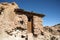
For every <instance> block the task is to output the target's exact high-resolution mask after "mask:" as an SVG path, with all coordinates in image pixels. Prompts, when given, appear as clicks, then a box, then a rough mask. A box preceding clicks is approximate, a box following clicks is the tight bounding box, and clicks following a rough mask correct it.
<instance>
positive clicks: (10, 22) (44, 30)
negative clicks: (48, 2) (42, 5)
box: [0, 2, 60, 40]
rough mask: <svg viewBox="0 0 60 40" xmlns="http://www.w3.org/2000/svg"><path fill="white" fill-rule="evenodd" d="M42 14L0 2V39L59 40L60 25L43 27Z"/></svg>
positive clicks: (13, 4) (14, 4)
mask: <svg viewBox="0 0 60 40" xmlns="http://www.w3.org/2000/svg"><path fill="white" fill-rule="evenodd" d="M42 17H44V15H43V14H36V13H34V12H27V11H24V10H22V9H19V7H18V5H17V4H16V3H15V2H13V3H7V2H4V3H0V40H60V27H59V28H58V27H43V25H42Z"/></svg>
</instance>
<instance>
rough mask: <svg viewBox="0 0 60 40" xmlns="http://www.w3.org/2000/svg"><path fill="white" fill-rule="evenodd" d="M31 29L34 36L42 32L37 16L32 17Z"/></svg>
mask: <svg viewBox="0 0 60 40" xmlns="http://www.w3.org/2000/svg"><path fill="white" fill-rule="evenodd" d="M33 28H34V34H36V35H39V34H41V32H43V25H42V18H41V17H38V16H33Z"/></svg>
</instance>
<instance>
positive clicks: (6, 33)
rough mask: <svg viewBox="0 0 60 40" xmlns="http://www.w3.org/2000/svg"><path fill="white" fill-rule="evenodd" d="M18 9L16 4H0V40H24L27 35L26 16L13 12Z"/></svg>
mask: <svg viewBox="0 0 60 40" xmlns="http://www.w3.org/2000/svg"><path fill="white" fill-rule="evenodd" d="M16 8H19V7H18V6H17V4H16V3H7V2H6V3H1V4H0V40H25V39H26V36H27V35H26V34H27V22H28V19H27V16H26V15H18V14H16V13H15V12H14V10H15V9H16Z"/></svg>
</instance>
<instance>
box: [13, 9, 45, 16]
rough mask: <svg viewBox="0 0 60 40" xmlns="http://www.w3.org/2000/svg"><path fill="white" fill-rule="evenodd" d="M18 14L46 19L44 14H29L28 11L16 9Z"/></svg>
mask: <svg viewBox="0 0 60 40" xmlns="http://www.w3.org/2000/svg"><path fill="white" fill-rule="evenodd" d="M14 11H15V12H16V13H17V14H21V13H22V14H28V15H29V16H34V15H36V16H39V17H44V16H45V15H44V14H38V13H34V12H28V11H25V10H23V9H15V10H14Z"/></svg>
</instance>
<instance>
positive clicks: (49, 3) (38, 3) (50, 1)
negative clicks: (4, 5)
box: [0, 0, 60, 26]
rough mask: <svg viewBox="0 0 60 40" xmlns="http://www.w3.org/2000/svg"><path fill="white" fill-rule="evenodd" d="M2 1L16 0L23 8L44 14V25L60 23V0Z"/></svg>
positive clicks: (6, 0) (2, 0)
mask: <svg viewBox="0 0 60 40" xmlns="http://www.w3.org/2000/svg"><path fill="white" fill-rule="evenodd" d="M0 2H16V3H17V4H18V6H19V7H20V8H21V9H24V10H26V11H30V12H31V11H33V12H36V13H39V14H40V13H42V14H44V15H45V17H43V25H44V26H53V25H55V24H58V23H60V0H0Z"/></svg>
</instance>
